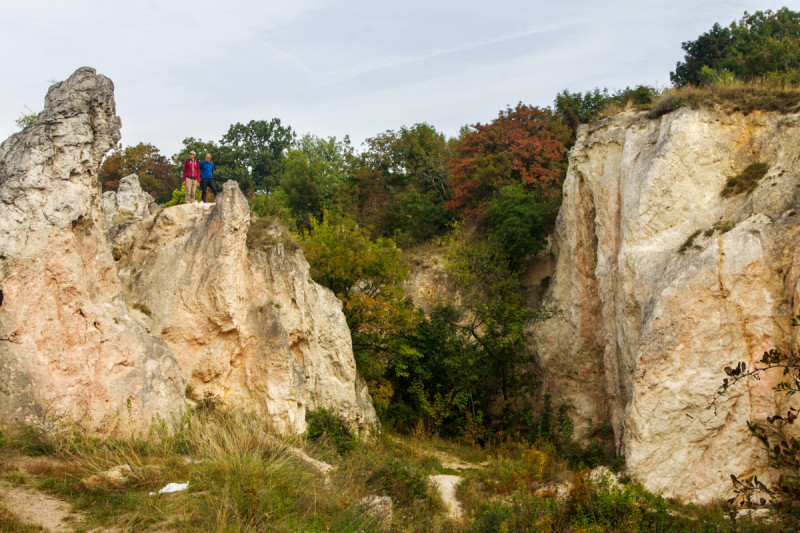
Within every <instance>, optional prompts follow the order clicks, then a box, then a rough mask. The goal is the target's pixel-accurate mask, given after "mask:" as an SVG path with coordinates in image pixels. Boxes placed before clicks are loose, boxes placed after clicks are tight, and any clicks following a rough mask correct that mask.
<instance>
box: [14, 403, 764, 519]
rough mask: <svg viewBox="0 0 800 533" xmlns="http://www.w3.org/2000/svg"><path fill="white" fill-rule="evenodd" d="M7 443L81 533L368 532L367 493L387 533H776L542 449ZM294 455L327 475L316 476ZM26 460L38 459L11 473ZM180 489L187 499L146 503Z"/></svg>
mask: <svg viewBox="0 0 800 533" xmlns="http://www.w3.org/2000/svg"><path fill="white" fill-rule="evenodd" d="M10 433H11V435H10V438H9V443H8V444H7V445H6V446H5V448H4V449H3V450H2V451H0V461H2V465H3V468H2V469H0V472H3V476H4V477H5V478H6V479H7V480H9V481H12V482H13V483H15V484H23V485H26V486H31V487H37V488H39V489H41V490H45V491H48V492H50V493H53V494H56V495H58V496H60V497H64V498H66V499H68V500H69V501H70V502H71V503H72V505H73V507H74V508H75V509H76V510H77V511H78V512H79V513H80V514H82V515H84V516H85V519H86V521H85V523H84V524H83V525H82V526H81V527H84V528H85V530H87V531H88V530H91V529H92V528H96V527H101V528H111V527H117V528H119V529H120V530H122V531H126V530H127V531H148V530H151V531H155V530H158V531H165V530H166V531H170V530H177V531H188V532H193V531H198V532H199V531H203V532H206V531H354V532H355V531H379V530H381V527H380V521H379V519H378V518H376V517H375V516H373V515H371V514H370V513H369V512H368V510H367V509H366V508H365V507H364V506H361V505H358V502H359V500H361V498H363V497H365V496H368V495H375V494H381V495H389V496H391V497H392V500H393V502H394V512H393V521H392V526H391V529H392V531H409V532H417V531H419V532H423V531H425V532H427V531H453V532H461V531H521V530H536V531H770V530H775V531H777V527H776V526H769V525H753V524H751V523H750V522H741V521H739V522H737V523H736V524H731V523H730V521H729V520H728V518H727V517H725V516H724V513H723V510H722V509H721V508H720V507H716V506H710V507H691V506H684V505H681V504H679V503H677V502H669V501H665V500H663V499H661V498H658V497H656V496H653V495H651V494H648V493H647V492H646V491H644V490H643V489H642V488H641V487H639V486H636V485H625V486H623V487H622V488H616V486H612V485H604V484H602V483H600V484H597V483H591V482H589V481H587V475H586V473H585V472H584V473H581V472H577V473H576V472H571V471H569V469H568V468H566V466H565V463H564V462H563V461H560V460H558V459H557V458H555V457H554V455H553V451H552V449H551V448H548V447H547V446H546V445H542V446H535V447H529V446H523V445H519V444H513V443H507V444H504V445H500V446H496V447H493V448H491V449H481V448H478V447H468V446H461V445H458V444H456V443H452V442H443V441H440V440H439V439H436V438H434V437H433V436H431V435H424V434H421V435H416V436H405V437H400V436H396V435H388V434H383V435H382V436H380V437H377V438H375V439H373V440H371V441H370V442H362V443H360V444H359V445H358V446H357V447H356V449H355V450H353V451H351V452H349V453H347V454H345V455H343V456H341V455H338V454H337V452H336V450H335V447H334V445H333V444H332V443H330V442H327V441H326V439H325V438H323V439H321V440H319V441H318V442H317V443H314V444H311V443H308V442H305V441H304V440H303V439H298V438H294V439H288V440H286V439H281V438H276V437H272V436H270V435H268V434H267V433H266V432H265V430H264V429H263V425H262V424H260V423H259V422H258V420H257V419H256V418H255V417H251V416H246V415H242V414H231V413H226V412H224V411H217V412H213V413H185V414H183V415H182V416H180V417H178V418H177V419H176V420H174V421H171V422H170V423H159V424H154V425H153V427H152V428H151V431H150V433H149V434H148V435H145V436H140V437H139V438H133V437H132V438H128V439H117V440H111V439H107V440H100V439H96V438H92V437H88V436H86V435H85V434H83V433H81V432H80V431H77V430H75V429H74V428H70V427H64V428H61V430H58V431H52V432H50V433H48V434H46V435H45V434H41V433H39V432H36V431H33V430H31V429H27V430H25V431H19V430H16V431H12V432H10ZM294 447H302V448H303V449H304V450H305V451H306V452H307V453H308V454H309V455H311V456H313V457H316V458H323V459H326V460H328V461H329V462H331V463H333V464H334V465H335V466H336V470H334V471H333V472H331V473H330V474H328V475H327V476H326V475H325V474H323V473H321V472H319V471H318V470H315V469H314V468H313V467H311V466H310V465H309V464H307V462H304V461H303V460H302V459H300V458H298V456H297V455H296V454H295V453H293V451H292V448H294ZM23 453H26V454H28V455H35V456H37V458H36V459H34V460H27V461H26V464H27V466H25V467H24V468H20V467H19V466H15V465H19V464H20V462H19V461H18V459H19V458H20V457H21V454H23ZM453 456H455V458H457V459H458V461H455V460H454V457H453ZM15 458H16V459H15ZM443 463H444V465H443ZM453 463H461V465H460V466H452V464H453ZM463 463H472V464H473V465H475V468H471V469H464V468H463V467H464V464H463ZM121 464H127V465H130V467H131V469H132V475H131V476H130V478H129V479H127V480H126V481H124V482H122V483H119V484H115V483H110V482H105V483H100V484H99V486H96V487H93V488H86V487H85V486H84V485H83V484H82V483H81V479H84V478H86V477H88V476H90V475H94V474H98V473H99V472H103V471H105V470H107V469H109V468H112V467H114V466H118V465H121ZM479 465H480V466H479ZM438 473H449V474H457V475H460V476H462V477H463V478H464V482H462V483H461V485H460V486H459V488H458V495H459V498H460V499H461V501H462V503H463V506H464V508H465V510H466V513H467V516H468V517H469V520H467V521H464V522H461V523H457V522H454V521H452V520H450V519H449V518H448V517H447V512H446V509H445V507H444V506H443V504H442V502H441V500H440V499H439V498H438V496H437V494H436V492H435V490H433V488H432V487H431V485H430V484H429V483H428V481H427V479H428V476H429V475H431V474H438ZM184 481H189V490H187V491H184V492H179V493H175V494H171V495H158V496H149V495H148V493H149V492H150V491H155V490H158V489H159V488H161V487H163V486H164V485H166V484H167V483H169V482H184ZM24 530H25V529H23V526H22V525H21V524H19V523H18V522H15V518H14V516H13V510H8V509H4V508H2V507H0V531H24ZM28 530H30V531H37V529H36V528H29V529H28Z"/></svg>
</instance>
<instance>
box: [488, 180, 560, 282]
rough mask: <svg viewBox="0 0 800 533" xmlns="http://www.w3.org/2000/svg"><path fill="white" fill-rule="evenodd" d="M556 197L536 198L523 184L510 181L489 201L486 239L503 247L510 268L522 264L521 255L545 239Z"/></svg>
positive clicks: (536, 247)
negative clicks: (509, 183)
mask: <svg viewBox="0 0 800 533" xmlns="http://www.w3.org/2000/svg"><path fill="white" fill-rule="evenodd" d="M558 200H560V198H556V199H553V198H541V195H539V197H538V198H537V195H535V194H532V193H528V192H526V191H525V189H524V188H523V187H522V185H509V186H506V187H503V188H502V189H501V190H500V192H499V193H498V194H497V196H495V197H494V198H493V199H492V200H491V201H490V202H489V207H488V209H487V213H486V215H487V220H488V222H489V239H490V240H491V241H493V242H494V243H496V244H497V246H498V247H500V249H502V250H504V253H505V256H506V257H507V258H508V264H509V267H510V268H511V269H512V270H516V269H519V268H521V267H522V265H523V261H524V259H525V258H526V257H527V256H528V255H532V254H535V253H537V252H538V251H539V250H540V249H541V248H542V246H544V244H545V243H546V242H547V229H548V223H549V221H550V220H551V212H552V209H553V207H556V206H557V205H558V203H559V202H558Z"/></svg>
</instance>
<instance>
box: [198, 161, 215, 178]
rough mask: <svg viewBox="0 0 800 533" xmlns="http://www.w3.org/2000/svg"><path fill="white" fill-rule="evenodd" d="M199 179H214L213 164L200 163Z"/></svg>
mask: <svg viewBox="0 0 800 533" xmlns="http://www.w3.org/2000/svg"><path fill="white" fill-rule="evenodd" d="M200 178H201V179H204V180H210V179H213V178H214V162H213V161H211V162H209V163H206V162H205V161H200Z"/></svg>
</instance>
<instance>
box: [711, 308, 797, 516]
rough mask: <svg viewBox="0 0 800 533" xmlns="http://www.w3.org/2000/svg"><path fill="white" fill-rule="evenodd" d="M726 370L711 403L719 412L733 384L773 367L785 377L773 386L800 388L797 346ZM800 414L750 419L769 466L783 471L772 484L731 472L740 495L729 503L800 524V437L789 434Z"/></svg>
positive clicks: (749, 426)
mask: <svg viewBox="0 0 800 533" xmlns="http://www.w3.org/2000/svg"><path fill="white" fill-rule="evenodd" d="M792 325H793V326H795V327H797V326H798V325H800V315H798V316H796V317H795V318H793V319H792ZM759 363H760V364H759ZM724 370H725V374H727V376H728V377H726V378H724V379H723V381H722V385H721V386H720V388H719V389H718V390H717V393H716V395H715V396H714V399H713V400H712V404H711V407H713V408H714V410H715V412H716V408H717V403H716V402H717V400H718V399H719V398H720V397H722V396H723V395H724V394H725V393H726V392H727V390H728V389H729V388H731V387H732V386H733V385H735V384H736V383H738V382H739V381H742V380H746V379H751V378H752V379H755V380H760V379H761V377H762V375H763V374H765V373H766V372H768V371H770V370H778V371H783V376H784V378H785V380H784V381H782V382H780V383H778V384H777V385H775V386H774V387H773V390H774V391H776V392H782V393H785V394H787V395H789V396H792V395H794V394H795V393H797V392H800V354H798V353H797V352H795V351H793V350H790V351H789V352H788V353H784V352H782V351H781V350H777V349H772V350H769V351H768V352H764V355H763V356H762V357H761V360H760V361H759V362H758V363H756V364H755V365H754V366H753V368H751V369H750V370H749V371H748V369H747V364H746V363H744V362H743V361H742V362H739V363H738V364H737V365H736V366H733V367H730V366H726V367H725V369H724ZM797 418H798V409H797V408H796V407H791V406H790V407H789V408H788V409H787V410H786V414H785V415H782V414H780V413H779V414H776V415H775V416H770V417H767V418H766V424H764V423H758V422H752V421H748V422H747V429H748V430H749V431H750V433H751V434H752V435H753V436H755V437H756V438H757V439H758V440H759V441H760V442H761V443H762V445H763V446H764V448H765V449H766V451H767V458H768V461H769V466H770V467H771V468H774V469H776V470H777V471H778V472H779V477H778V479H777V481H775V482H774V483H771V484H768V483H764V482H763V481H761V480H759V479H758V476H755V475H754V476H749V477H746V478H742V479H739V478H738V477H737V476H735V475H733V474H731V481H732V483H733V488H734V492H735V493H736V496H734V497H733V498H731V499H730V500H728V503H730V504H733V505H737V504H738V505H739V506H740V507H757V506H762V507H764V506H766V507H770V508H771V509H773V510H774V511H775V512H776V513H777V514H778V515H779V516H780V517H782V518H783V519H786V520H789V521H791V522H793V523H794V524H795V525H800V440H798V439H797V437H795V436H786V435H785V433H786V429H788V428H787V426H792V425H793V424H794V422H795V420H797Z"/></svg>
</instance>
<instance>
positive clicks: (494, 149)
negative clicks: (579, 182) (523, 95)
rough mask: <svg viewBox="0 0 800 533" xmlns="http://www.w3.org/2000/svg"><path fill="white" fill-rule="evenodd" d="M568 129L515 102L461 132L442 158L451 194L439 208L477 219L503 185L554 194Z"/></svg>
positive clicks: (561, 172)
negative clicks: (450, 150) (448, 152)
mask: <svg viewBox="0 0 800 533" xmlns="http://www.w3.org/2000/svg"><path fill="white" fill-rule="evenodd" d="M569 138H570V132H569V130H568V128H567V127H566V126H564V125H563V124H561V123H560V122H559V120H558V119H557V118H556V117H555V116H554V115H553V113H552V112H551V111H550V110H549V109H540V108H538V107H531V106H526V105H523V104H522V103H520V104H518V105H517V107H515V108H513V109H511V108H508V109H506V110H505V111H501V112H500V114H499V116H498V117H497V118H496V119H495V120H494V121H492V122H491V123H489V124H485V125H484V124H476V125H475V126H474V127H472V128H470V129H469V130H468V131H466V132H465V133H463V134H462V136H461V138H460V139H458V140H457V141H456V142H455V143H454V144H453V147H452V150H453V153H452V155H451V156H450V157H449V158H448V159H447V166H448V168H449V169H450V186H451V188H452V197H451V199H450V201H448V202H447V203H446V204H445V206H446V207H447V209H449V210H451V211H456V212H460V213H462V216H463V217H465V218H478V219H481V218H483V216H484V215H485V213H486V208H487V206H488V203H489V201H490V200H491V199H492V198H493V197H494V195H495V194H496V193H497V192H498V191H499V190H500V189H501V188H502V187H504V186H506V185H515V184H519V185H522V186H523V187H525V188H526V189H527V190H533V189H539V190H541V191H546V192H548V193H551V194H557V191H558V187H559V186H560V184H561V182H562V180H563V177H564V173H565V171H566V152H567V143H568V142H569Z"/></svg>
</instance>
